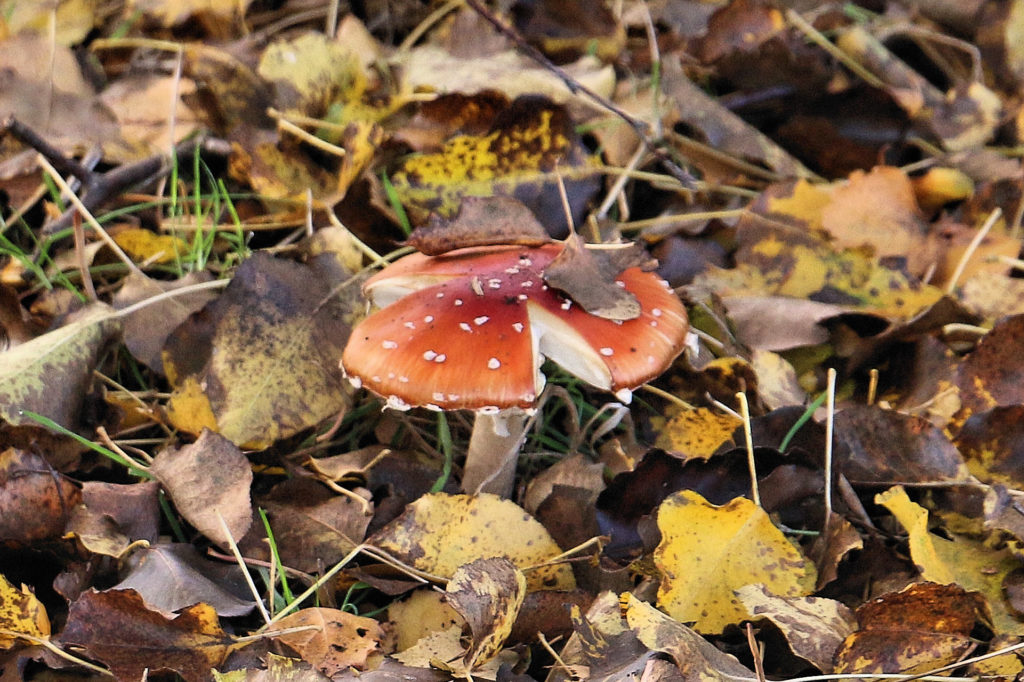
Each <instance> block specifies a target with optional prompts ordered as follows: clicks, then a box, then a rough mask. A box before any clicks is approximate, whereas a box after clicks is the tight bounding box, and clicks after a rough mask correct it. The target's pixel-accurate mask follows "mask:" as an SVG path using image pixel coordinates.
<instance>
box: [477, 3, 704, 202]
mask: <svg viewBox="0 0 1024 682" xmlns="http://www.w3.org/2000/svg"><path fill="white" fill-rule="evenodd" d="M466 4H467V5H469V6H470V7H472V8H473V10H474V11H475V12H476V13H477V14H479V15H480V16H481V17H483V19H484V20H485V21H487V23H489V24H490V25H491V26H493V27H494V28H496V29H497V30H498V32H499V33H501V34H502V35H504V36H506V37H507V38H509V39H510V40H511V41H512V42H513V43H515V45H516V48H518V49H519V50H521V51H522V52H524V53H525V54H526V55H527V56H528V57H529V58H530V59H532V60H534V61H535V62H537V63H538V64H540V65H541V66H543V67H544V68H545V69H547V70H548V71H550V72H551V73H553V74H555V75H556V76H558V78H559V80H561V81H562V82H563V83H565V86H566V87H567V88H569V92H571V93H572V94H574V95H579V94H582V95H585V96H586V97H587V98H588V99H590V101H592V102H594V103H595V104H597V105H598V106H599V107H601V108H603V109H606V110H607V111H610V112H611V113H613V114H615V115H616V116H618V117H619V118H621V119H622V120H623V121H625V122H626V123H628V124H629V126H630V127H631V128H633V130H634V131H635V132H636V134H637V135H638V136H639V137H640V139H641V140H642V141H643V143H644V146H645V147H647V149H648V150H649V151H650V152H651V153H652V154H654V155H655V156H656V157H658V160H659V161H661V163H662V164H663V165H664V166H665V169H666V170H667V171H668V172H669V174H670V175H672V177H673V178H675V179H676V180H678V181H679V183H680V184H681V185H682V186H683V187H684V188H686V189H694V188H695V187H696V181H695V178H694V177H693V176H692V175H690V174H689V173H688V172H686V170H684V169H683V167H682V166H680V165H679V163H678V162H677V161H676V160H675V159H674V158H672V155H671V153H670V149H669V147H668V145H667V144H666V143H665V141H664V140H656V139H654V138H653V137H652V136H651V126H650V125H649V124H648V123H647V122H646V121H642V120H640V119H638V118H636V117H635V116H633V115H632V114H630V113H629V112H627V111H625V110H624V109H622V108H621V107H619V106H618V105H617V104H615V103H614V102H612V101H611V100H610V99H608V98H607V97H605V96H604V95H601V94H600V93H597V92H594V91H593V90H591V89H590V88H588V87H587V86H586V85H584V84H583V83H580V82H579V81H578V80H576V79H575V78H573V77H572V76H570V75H569V74H568V73H566V72H565V70H564V69H562V68H561V67H559V66H558V65H557V64H555V63H554V62H552V61H551V60H550V59H548V58H547V57H546V56H545V55H544V53H543V52H541V51H540V50H538V49H537V48H536V47H534V46H533V45H530V44H529V43H528V42H526V41H525V40H524V39H523V37H522V36H521V35H519V32H518V31H516V30H515V29H514V28H512V27H511V26H508V25H507V24H505V22H503V21H502V20H501V19H499V18H498V17H496V16H495V15H494V14H493V13H492V12H491V11H490V10H489V9H487V8H486V7H484V5H483V3H481V2H480V0H466Z"/></svg>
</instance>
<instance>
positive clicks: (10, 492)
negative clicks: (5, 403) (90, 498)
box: [0, 448, 81, 544]
mask: <svg viewBox="0 0 1024 682" xmlns="http://www.w3.org/2000/svg"><path fill="white" fill-rule="evenodd" d="M80 500H81V493H80V492H79V490H78V488H76V487H75V486H74V484H72V483H71V481H69V480H68V479H66V478H64V477H62V476H60V475H59V474H57V472H56V471H55V470H54V469H53V468H52V467H51V466H50V465H49V463H47V462H46V460H44V459H43V458H42V457H40V456H39V455H36V454H33V453H30V452H26V451H24V450H18V449H16V448H7V449H6V450H2V451H0V540H3V541H8V542H14V543H16V544H29V543H32V542H35V541H38V540H46V539H52V538H57V537H60V535H61V533H62V532H63V531H64V525H65V523H66V522H67V510H69V509H71V508H73V507H74V506H75V505H77V504H78V503H79V501H80Z"/></svg>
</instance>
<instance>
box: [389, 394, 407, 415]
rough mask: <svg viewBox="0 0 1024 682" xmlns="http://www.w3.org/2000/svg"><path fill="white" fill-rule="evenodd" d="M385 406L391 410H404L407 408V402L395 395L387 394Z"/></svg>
mask: <svg viewBox="0 0 1024 682" xmlns="http://www.w3.org/2000/svg"><path fill="white" fill-rule="evenodd" d="M385 407H389V408H391V409H392V410H401V411H403V412H404V411H406V410H408V409H409V403H407V402H405V401H404V400H402V399H401V398H399V397H398V396H397V395H389V396H388V399H387V402H386V403H385Z"/></svg>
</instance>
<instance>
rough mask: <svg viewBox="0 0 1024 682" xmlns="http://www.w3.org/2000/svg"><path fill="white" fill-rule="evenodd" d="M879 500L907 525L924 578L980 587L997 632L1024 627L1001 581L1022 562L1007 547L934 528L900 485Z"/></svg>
mask: <svg viewBox="0 0 1024 682" xmlns="http://www.w3.org/2000/svg"><path fill="white" fill-rule="evenodd" d="M875 501H876V503H878V504H881V505H882V506H884V507H885V508H886V509H888V510H889V511H890V512H892V514H893V516H895V517H896V519H897V520H898V521H899V522H900V525H901V526H903V528H905V529H906V531H907V534H908V535H909V538H908V541H909V544H910V556H911V558H912V559H913V560H914V564H915V565H916V566H917V568H918V570H919V571H920V572H921V577H922V578H924V579H925V580H929V581H932V582H935V583H939V584H943V585H946V584H950V583H956V584H957V585H959V586H961V587H963V588H964V589H967V590H973V591H975V592H978V593H980V594H981V595H983V596H984V597H985V599H987V600H988V607H989V609H990V610H991V613H992V624H993V626H994V628H995V632H996V633H997V634H1014V635H1020V634H1022V633H1024V622H1022V621H1021V620H1020V619H1018V618H1017V617H1016V616H1015V615H1014V614H1013V613H1012V611H1010V609H1009V606H1008V605H1007V604H1006V602H1005V600H1004V599H1003V581H1004V579H1005V578H1006V576H1007V575H1008V574H1009V573H1010V572H1012V571H1014V570H1016V569H1017V568H1018V567H1019V565H1020V563H1019V561H1018V560H1017V558H1016V557H1014V555H1013V553H1012V552H1011V551H1010V550H1009V549H1008V548H1006V547H1003V548H1001V549H993V548H992V547H989V546H987V545H986V544H985V543H984V541H982V540H976V539H974V538H971V537H968V536H965V535H959V534H955V533H950V535H952V538H953V539H952V540H947V539H946V538H943V537H940V536H938V535H936V534H934V533H932V532H930V530H929V528H928V511H927V510H926V509H924V508H923V507H921V506H920V505H918V504H915V503H914V502H912V501H911V500H910V498H909V497H908V496H907V493H906V491H904V490H903V488H902V487H900V486H896V487H893V488H890V489H889V490H887V491H885V492H884V493H879V494H878V495H876V496H875Z"/></svg>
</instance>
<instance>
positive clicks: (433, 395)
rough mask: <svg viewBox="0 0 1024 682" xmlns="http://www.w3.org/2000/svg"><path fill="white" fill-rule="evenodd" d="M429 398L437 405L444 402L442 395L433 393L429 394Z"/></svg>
mask: <svg viewBox="0 0 1024 682" xmlns="http://www.w3.org/2000/svg"><path fill="white" fill-rule="evenodd" d="M430 397H431V398H433V399H434V400H436V401H437V402H439V403H443V402H444V393H438V392H436V391H435V392H434V393H432V394H430Z"/></svg>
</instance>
